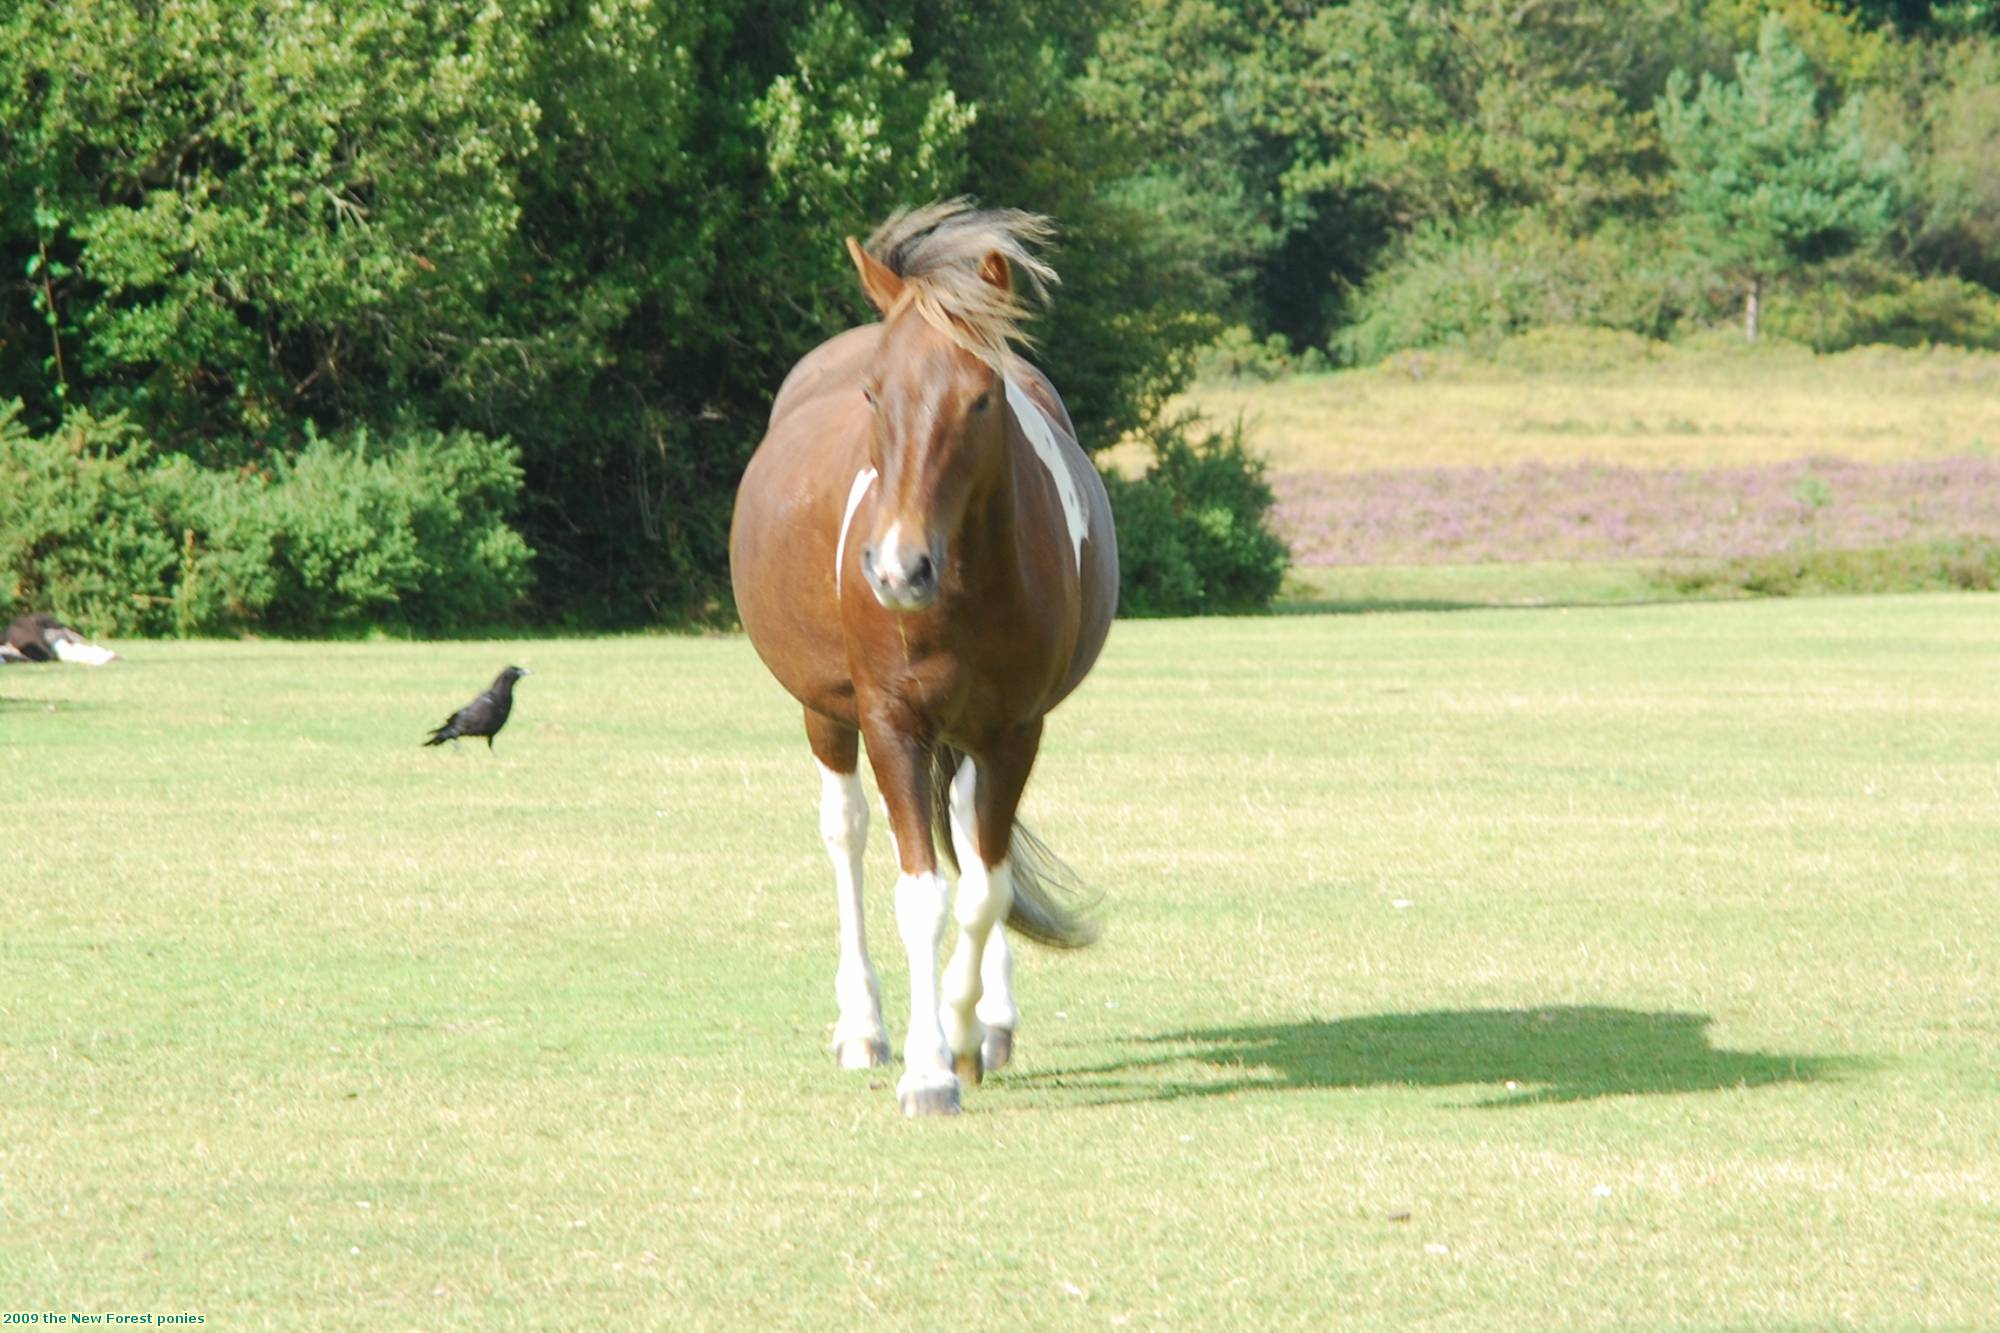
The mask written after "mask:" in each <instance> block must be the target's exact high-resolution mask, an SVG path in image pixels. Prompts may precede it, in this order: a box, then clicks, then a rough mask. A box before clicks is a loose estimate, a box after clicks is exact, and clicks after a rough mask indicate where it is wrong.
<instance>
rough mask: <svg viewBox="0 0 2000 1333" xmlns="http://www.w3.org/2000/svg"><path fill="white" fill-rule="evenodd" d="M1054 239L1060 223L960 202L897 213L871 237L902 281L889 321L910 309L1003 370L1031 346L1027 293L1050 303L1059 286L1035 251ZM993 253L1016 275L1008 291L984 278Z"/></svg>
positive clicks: (874, 250)
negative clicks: (1053, 290) (1020, 350)
mask: <svg viewBox="0 0 2000 1333" xmlns="http://www.w3.org/2000/svg"><path fill="white" fill-rule="evenodd" d="M1054 235H1055V224H1054V223H1052V222H1050V221H1049V220H1048V219H1047V218H1045V217H1043V216H1041V215H1040V214H1038V213H1024V212H1022V211H1021V210H1020V209H1018V208H986V209H982V208H976V207H974V205H973V203H972V201H971V200H970V199H966V198H963V197H961V198H958V199H946V200H942V201H940V202H938V203H934V204H925V205H924V206H923V207H921V208H899V209H897V210H896V211H895V212H894V213H892V214H890V215H889V218H888V220H887V221H885V222H884V223H883V224H882V225H881V226H879V227H877V228H876V229H875V232H874V234H873V235H872V236H870V237H869V238H868V245H867V250H868V253H869V254H871V255H873V256H874V257H875V258H876V259H877V260H879V261H881V262H882V263H883V264H884V265H886V266H887V267H888V269H889V271H890V272H892V273H894V274H895V275H896V276H897V277H899V278H901V279H902V280H903V291H902V295H900V296H898V297H897V298H896V303H895V306H894V307H893V308H892V309H891V310H889V311H888V312H887V314H888V315H894V314H895V313H896V311H898V310H901V309H902V308H903V307H905V306H909V307H911V308H913V309H914V310H915V311H916V312H917V314H918V315H920V316H921V317H922V318H923V320H924V321H925V322H926V323H928V324H930V325H932V326H933V327H935V328H936V329H938V331H939V332H941V333H943V334H944V335H945V336H946V337H948V338H950V339H951V340H952V341H953V342H955V343H957V344H958V345H959V346H961V347H963V348H965V350H967V351H968V352H971V353H972V354H973V355H974V356H977V357H978V358H979V359H980V360H982V361H985V362H986V363H987V364H989V365H992V366H995V367H996V368H1004V367H1005V365H1006V364H1007V362H1008V361H1009V360H1010V359H1011V358H1012V356H1013V354H1014V353H1013V344H1016V343H1018V344H1020V345H1021V346H1023V347H1031V346H1033V345H1034V340H1033V339H1032V338H1030V337H1029V336H1028V333H1027V331H1026V330H1025V329H1024V328H1023V327H1022V326H1023V325H1025V324H1026V323H1027V321H1028V318H1029V316H1030V313H1031V312H1030V311H1029V309H1028V305H1027V302H1026V301H1025V300H1024V299H1023V292H1024V289H1025V292H1026V293H1027V294H1028V295H1032V296H1034V297H1035V298H1036V299H1038V300H1041V301H1043V302H1046V301H1047V297H1048V289H1049V288H1050V287H1053V286H1055V285H1056V284H1057V283H1058V282H1060V281H1061V279H1060V278H1058V277H1057V276H1056V271H1055V270H1054V269H1052V268H1050V267H1049V266H1048V264H1047V263H1045V262H1044V261H1043V260H1042V259H1040V258H1039V257H1038V256H1036V255H1035V253H1034V252H1033V250H1032V249H1031V247H1034V246H1040V245H1043V244H1046V243H1047V242H1048V240H1049V238H1050V237H1052V236H1054ZM992 254H997V255H1000V256H1001V257H1002V258H1004V259H1005V260H1006V261H1007V265H1008V267H1009V268H1010V269H1011V270H1012V273H1013V281H1012V282H1011V283H1009V284H1008V285H1007V286H1004V287H1002V286H997V285H995V284H994V283H991V282H988V281H987V280H986V279H985V278H984V277H983V276H982V275H981V273H980V269H981V266H982V265H984V263H985V262H986V257H987V256H988V255H992Z"/></svg>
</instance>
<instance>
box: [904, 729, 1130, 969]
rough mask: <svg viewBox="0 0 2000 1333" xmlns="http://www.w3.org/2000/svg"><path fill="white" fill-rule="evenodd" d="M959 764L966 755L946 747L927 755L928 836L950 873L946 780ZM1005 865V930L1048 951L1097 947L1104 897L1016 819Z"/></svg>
mask: <svg viewBox="0 0 2000 1333" xmlns="http://www.w3.org/2000/svg"><path fill="white" fill-rule="evenodd" d="M964 762H965V756H964V755H963V754H962V753H960V752H959V751H957V750H954V749H952V748H951V747H950V746H948V745H940V746H938V747H936V748H935V749H933V750H932V751H931V834H932V837H933V838H934V839H935V840H936V842H937V844H938V847H939V848H940V849H941V850H942V851H943V852H944V855H945V859H946V860H948V861H950V862H951V868H952V869H953V870H958V869H959V868H960V867H959V864H958V847H957V845H956V844H954V843H953V842H952V840H951V781H952V779H953V778H955V777H957V776H958V768H959V765H960V764H962V763H964ZM1007 861H1008V864H1009V865H1010V866H1011V867H1012V868H1013V871H1014V903H1013V905H1012V906H1011V907H1009V908H1008V909H1007V926H1008V928H1009V929H1010V930H1012V931H1014V932H1015V933H1016V934H1018V935H1025V936H1027V937H1028V938H1029V939H1031V940H1033V941H1034V942H1035V943H1037V944H1045V945H1047V946H1048V947H1050V948H1051V949H1081V948H1082V947H1083V946H1084V945H1086V944H1093V943H1095V942H1096V940H1097V937H1098V935H1100V934H1101V933H1102V926H1101V924H1100V923H1099V921H1098V918H1097V908H1098V905H1099V904H1100V903H1101V902H1102V901H1103V895H1101V894H1097V893H1093V892H1091V890H1090V889H1089V887H1088V886H1086V885H1085V884H1084V882H1083V880H1082V878H1081V877H1079V876H1078V875H1077V873H1076V871H1074V870H1072V869H1070V868H1069V866H1068V865H1066V864H1065V863H1064V862H1063V860H1062V858H1061V857H1059V856H1057V855H1056V854H1055V853H1054V852H1052V851H1050V850H1049V847H1048V844H1047V843H1045V842H1043V841H1042V840H1041V839H1040V838H1038V837H1036V836H1035V835H1034V834H1033V833H1030V832H1029V831H1028V829H1027V828H1026V827H1025V826H1024V825H1023V824H1022V823H1021V821H1020V820H1018V819H1017V820H1015V821H1014V836H1013V837H1012V838H1011V839H1010V840H1009V842H1008V844H1007Z"/></svg>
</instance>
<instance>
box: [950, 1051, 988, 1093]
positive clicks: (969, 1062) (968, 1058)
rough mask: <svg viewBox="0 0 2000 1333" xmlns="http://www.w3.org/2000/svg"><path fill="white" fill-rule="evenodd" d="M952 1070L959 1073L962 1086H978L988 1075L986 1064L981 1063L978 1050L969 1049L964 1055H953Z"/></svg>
mask: <svg viewBox="0 0 2000 1333" xmlns="http://www.w3.org/2000/svg"><path fill="white" fill-rule="evenodd" d="M951 1072H952V1073H954V1074H956V1075H958V1081H959V1084H960V1085H961V1086H963V1087H968V1088H976V1087H978V1086H979V1083H980V1080H981V1079H983V1078H984V1077H985V1076H986V1066H985V1065H983V1064H981V1063H980V1059H979V1052H978V1051H967V1052H966V1053H965V1054H964V1055H955V1056H953V1057H952V1060H951Z"/></svg>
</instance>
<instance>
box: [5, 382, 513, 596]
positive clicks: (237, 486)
mask: <svg viewBox="0 0 2000 1333" xmlns="http://www.w3.org/2000/svg"><path fill="white" fill-rule="evenodd" d="M520 490H521V472H520V465H519V462H518V460H517V458H516V456H515V453H514V450H513V447H512V446H511V445H509V444H507V443H506V442H504V441H495V440H489V439H485V438H483V437H481V436H477V435H472V434H468V433H464V432H459V433H453V434H446V433H441V432H437V431H426V430H411V431H404V432H400V433H397V434H394V435H391V436H388V437H385V438H381V439H378V438H376V437H374V436H372V435H370V434H369V433H368V432H366V431H355V432H353V433H351V434H348V435H345V436H342V437H339V438H335V439H320V438H318V437H311V438H309V439H308V441H307V443H306V445H305V447H304V448H303V449H301V450H300V451H299V452H298V453H297V454H296V455H294V456H290V457H280V458H277V459H274V460H273V461H272V462H271V463H270V464H269V465H268V466H267V467H257V466H251V465H245V466H243V467H240V468H236V469H232V470H222V469H209V468H200V467H197V466H195V465H194V464H193V463H192V462H190V461H188V460H187V459H186V458H184V457H180V456H177V455H174V456H164V457H162V456H159V455H157V454H156V453H155V451H154V450H153V449H152V448H151V447H150V446H149V445H148V444H147V443H146V442H145V441H144V440H142V439H140V438H139V436H138V434H137V432H136V431H135V430H134V429H133V428H132V426H131V425H130V424H129V423H128V422H126V421H125V420H123V419H122V418H111V419H108V420H98V419H96V418H93V417H90V416H89V415H87V414H84V413H76V414H72V415H71V417H70V418H68V419H67V420H66V421H65V423H64V424H63V426H62V427H61V429H59V430H57V431H55V432H54V433H52V434H50V435H47V436H44V437H37V436H34V435H32V434H30V433H29V432H28V431H27V430H26V429H25V428H24V427H23V426H22V424H21V422H20V420H19V417H18V408H17V407H16V406H14V405H9V406H7V407H6V408H4V409H0V609H9V608H11V609H12V610H15V611H18V610H26V609H35V610H51V611H55V612H56V613H57V614H59V615H61V616H63V617H65V618H67V619H70V620H73V621H75V622H77V623H79V624H82V625H86V626H88V627H89V628H90V629H91V630H92V631H93V632H96V633H100V634H146V635H163V634H199V633H220V632H226V631H234V630H242V629H263V630H272V631H283V632H295V633H302V632H316V631H327V630H352V629H356V628H361V627H369V626H383V627H392V628H401V629H411V630H423V631H439V630H450V629H462V628H466V627H471V626H478V625H485V624H491V623H493V622H494V621H496V620H499V619H502V618H504V617H505V616H506V615H507V614H508V613H509V612H510V610H511V609H512V608H513V607H514V606H515V604H516V603H517V602H518V601H519V600H520V599H521V597H522V595H523V594H524V593H525V591H526V589H527V585H528V575H529V569H528V566H529V561H530V557H531V552H530V551H529V549H528V547H527V545H526V543H525V542H523V541H522V539H521V538H520V536H519V535H517V534H516V533H515V532H514V531H513V530H512V529H510V528H509V527H508V526H507V519H508V517H509V516H510V515H511V513H512V511H513V509H514V507H515V505H516V503H517V502H518V499H519V495H520Z"/></svg>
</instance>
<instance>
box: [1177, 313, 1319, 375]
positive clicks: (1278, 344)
mask: <svg viewBox="0 0 2000 1333" xmlns="http://www.w3.org/2000/svg"><path fill="white" fill-rule="evenodd" d="M1196 368H1197V371H1198V373H1199V374H1200V376H1201V378H1203V379H1209V380H1212V379H1233V380H1234V379H1251V380H1259V381H1262V382H1263V383H1266V384H1269V383H1270V382H1271V381H1273V380H1279V379H1283V378H1284V377H1285V376H1287V375H1312V374H1317V373H1318V372H1320V371H1323V370H1326V369H1327V361H1326V357H1325V355H1324V354H1323V353H1322V352H1321V351H1320V350H1319V349H1318V348H1317V347H1308V348H1307V349H1306V350H1305V351H1303V352H1300V353H1298V354H1296V355H1294V354H1293V352H1292V349H1291V346H1290V344H1289V343H1287V342H1286V341H1285V336H1284V335H1283V334H1282V333H1273V334H1271V335H1269V336H1268V337H1264V338H1259V337H1257V336H1256V335H1255V334H1253V333H1251V332H1250V330H1249V328H1248V326H1246V325H1243V324H1232V325H1230V326H1229V327H1228V328H1226V329H1224V330H1223V331H1222V333H1221V335H1220V336H1218V337H1217V338H1216V340H1215V341H1214V342H1212V343H1210V344H1209V345H1208V346H1206V347H1204V348H1202V349H1201V355H1200V358H1199V359H1198V360H1197V362H1196Z"/></svg>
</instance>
